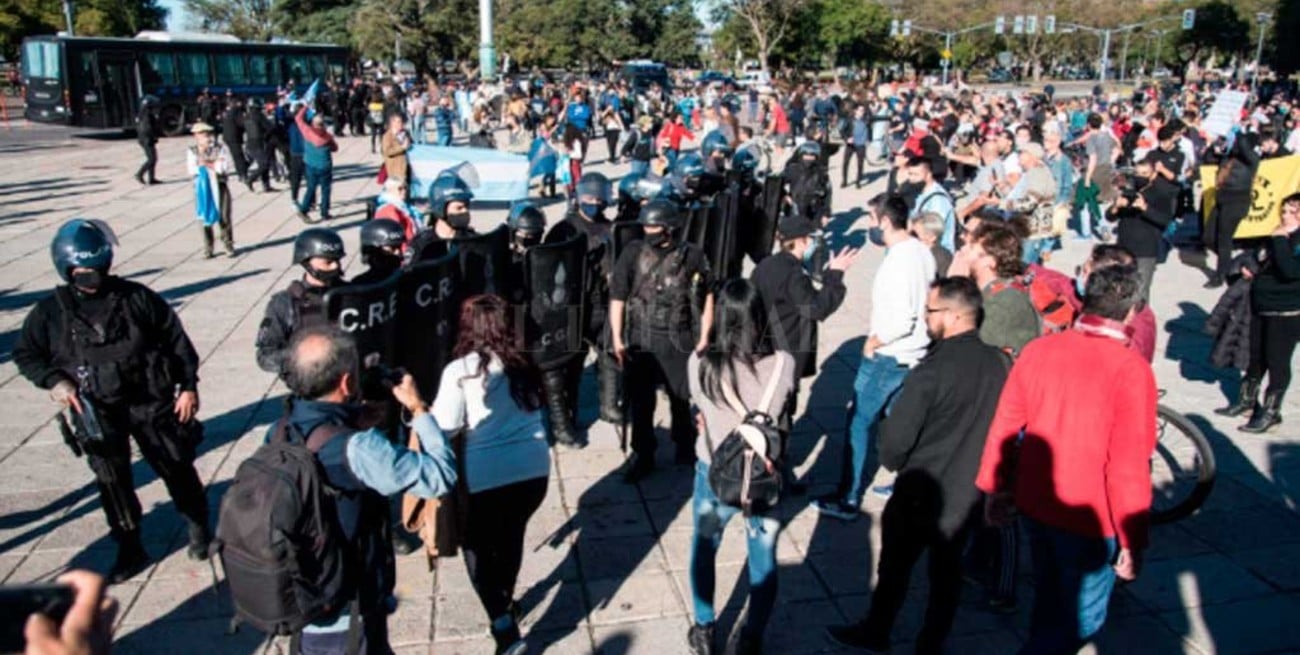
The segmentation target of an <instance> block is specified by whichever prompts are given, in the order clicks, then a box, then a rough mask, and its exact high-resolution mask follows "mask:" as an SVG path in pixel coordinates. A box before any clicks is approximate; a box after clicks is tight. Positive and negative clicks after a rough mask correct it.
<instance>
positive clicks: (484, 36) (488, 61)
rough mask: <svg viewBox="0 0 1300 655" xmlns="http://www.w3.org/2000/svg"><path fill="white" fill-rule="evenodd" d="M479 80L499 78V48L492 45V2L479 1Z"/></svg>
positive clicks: (490, 0)
mask: <svg viewBox="0 0 1300 655" xmlns="http://www.w3.org/2000/svg"><path fill="white" fill-rule="evenodd" d="M478 29H479V46H478V70H479V75H478V78H479V79H480V80H484V81H487V80H490V79H493V78H495V77H496V76H497V48H496V45H495V44H493V43H492V0H478Z"/></svg>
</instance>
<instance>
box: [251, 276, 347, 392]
mask: <svg viewBox="0 0 1300 655" xmlns="http://www.w3.org/2000/svg"><path fill="white" fill-rule="evenodd" d="M339 284H342V281H340V282H339ZM332 288H333V287H316V286H310V285H308V284H306V283H305V282H303V281H301V280H294V281H293V282H290V283H289V288H288V289H285V290H283V291H277V292H275V295H273V296H271V300H270V302H268V303H267V304H266V316H265V317H263V318H262V325H261V326H260V327H259V328H258V329H257V343H256V345H257V365H258V366H259V367H260V368H261V369H262V370H263V371H266V372H268V373H275V374H277V375H279V374H281V373H282V372H283V370H284V358H285V355H286V350H287V349H288V347H289V340H290V339H291V338H293V333H294V331H295V330H297V329H298V328H301V327H305V326H309V325H320V324H324V323H325V322H326V320H327V319H326V317H325V292H326V291H329V290H330V289H332Z"/></svg>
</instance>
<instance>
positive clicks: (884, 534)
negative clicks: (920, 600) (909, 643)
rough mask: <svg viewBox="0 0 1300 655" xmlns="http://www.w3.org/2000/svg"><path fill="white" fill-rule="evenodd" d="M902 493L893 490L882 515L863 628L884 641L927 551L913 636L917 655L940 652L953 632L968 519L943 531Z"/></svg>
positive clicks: (959, 592) (959, 597) (959, 593)
mask: <svg viewBox="0 0 1300 655" xmlns="http://www.w3.org/2000/svg"><path fill="white" fill-rule="evenodd" d="M907 501H908V499H907V495H906V494H899V493H895V494H894V496H893V497H891V498H890V499H889V502H888V503H886V504H885V511H884V514H883V516H882V517H881V525H880V527H881V546H880V565H879V568H878V569H877V571H878V572H879V574H880V580H879V582H877V584H876V590H875V592H874V593H873V594H872V595H871V611H869V612H868V613H867V619H866V629H867V631H868V633H869V634H871V635H872V636H873V637H875V638H876V639H879V640H881V641H883V642H888V639H889V633H890V630H891V629H892V628H893V626H894V620H895V619H897V618H898V612H899V611H900V610H901V609H902V608H903V601H904V599H905V597H906V596H907V587H908V583H909V581H910V580H911V578H912V567H913V566H915V565H916V561H917V560H918V559H920V558H921V553H923V552H925V551H926V550H927V549H928V550H929V551H930V571H929V573H930V597H929V601H928V603H927V605H926V608H925V621H924V622H923V623H922V624H921V632H920V634H919V635H918V637H917V642H916V652H917V654H918V655H928V654H931V653H934V654H937V653H941V652H942V651H943V642H944V641H945V640H946V639H947V638H948V633H949V632H951V631H952V622H953V619H954V618H956V616H957V604H958V601H959V600H960V599H961V585H962V578H961V557H962V547H963V546H964V544H965V542H966V536H967V532H968V529H969V524H970V521H966V522H965V524H964V525H963V526H962V528H961V529H959V530H958V531H957V533H956V534H954V535H951V536H949V535H944V534H943V533H942V532H941V531H940V530H939V527H938V525H936V524H935V523H934V522H933V519H929V520H927V519H925V518H922V517H918V516H916V514H917V512H915V511H913V508H912V507H911V506H910V504H909V503H908V502H907Z"/></svg>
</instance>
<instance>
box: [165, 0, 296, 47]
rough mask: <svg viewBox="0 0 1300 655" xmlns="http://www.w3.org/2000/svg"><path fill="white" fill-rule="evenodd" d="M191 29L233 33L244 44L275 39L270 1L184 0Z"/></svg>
mask: <svg viewBox="0 0 1300 655" xmlns="http://www.w3.org/2000/svg"><path fill="white" fill-rule="evenodd" d="M185 11H186V13H188V14H189V15H190V21H191V27H197V28H198V29H201V30H204V31H207V32H221V33H224V34H233V35H235V36H237V37H239V38H240V39H242V40H244V41H269V40H271V37H272V36H275V22H274V20H273V18H272V16H271V0H185Z"/></svg>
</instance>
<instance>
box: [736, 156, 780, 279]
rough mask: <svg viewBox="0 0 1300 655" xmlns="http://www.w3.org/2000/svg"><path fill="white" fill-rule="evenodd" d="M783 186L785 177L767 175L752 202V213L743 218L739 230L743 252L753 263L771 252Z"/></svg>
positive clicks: (778, 217)
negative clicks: (741, 226)
mask: <svg viewBox="0 0 1300 655" xmlns="http://www.w3.org/2000/svg"><path fill="white" fill-rule="evenodd" d="M784 186H785V177H784V176H781V175H769V176H767V178H766V179H765V180H763V188H762V191H761V194H760V195H759V197H758V199H757V200H756V201H755V203H754V213H753V214H752V215H750V216H749V217H748V218H747V219H746V220H745V226H744V228H742V230H741V234H742V235H743V236H742V237H741V241H743V243H744V246H745V252H746V253H747V254H748V255H749V260H750V261H752V262H754V263H755V264H757V263H759V262H761V261H763V259H764V258H766V257H767V256H768V255H770V254H772V245H773V243H774V242H775V241H776V223H777V221H778V220H780V218H781V204H782V196H783V192H784V191H783V187H784Z"/></svg>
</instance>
